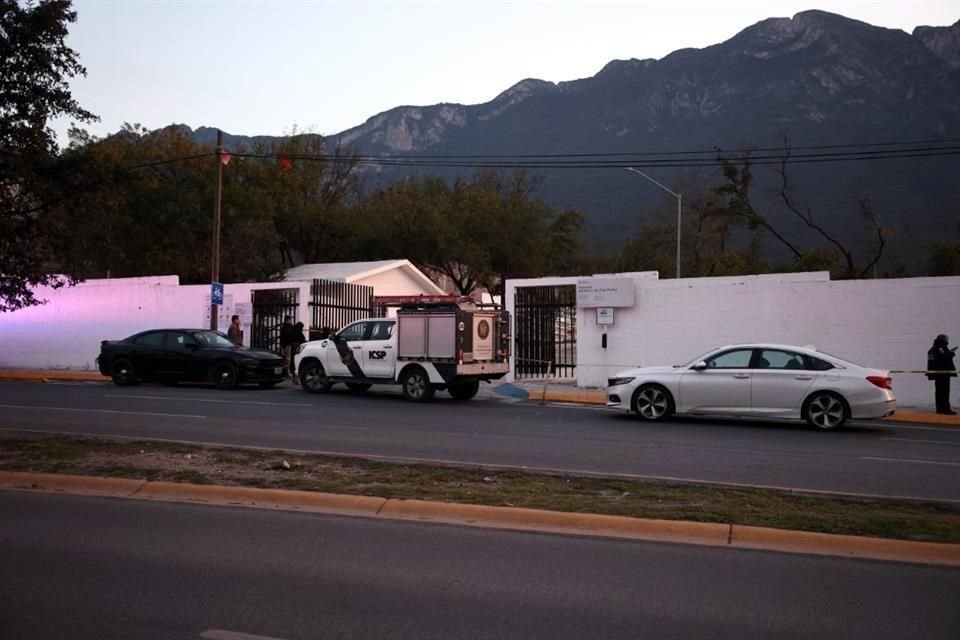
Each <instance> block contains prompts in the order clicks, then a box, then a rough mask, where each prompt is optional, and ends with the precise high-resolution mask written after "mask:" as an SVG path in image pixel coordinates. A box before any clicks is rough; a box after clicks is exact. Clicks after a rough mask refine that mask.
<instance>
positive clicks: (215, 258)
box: [210, 129, 223, 331]
mask: <svg viewBox="0 0 960 640" xmlns="http://www.w3.org/2000/svg"><path fill="white" fill-rule="evenodd" d="M222 154H223V131H221V130H220V129H217V153H216V154H215V156H214V158H215V159H216V162H217V191H216V195H215V196H214V202H213V247H212V250H211V251H210V329H211V330H213V331H216V330H217V315H218V313H219V309H217V303H216V301H215V300H214V297H213V287H214V286H216V284H217V283H218V282H220V200H221V197H222V195H221V194H222V193H223V162H221V158H222Z"/></svg>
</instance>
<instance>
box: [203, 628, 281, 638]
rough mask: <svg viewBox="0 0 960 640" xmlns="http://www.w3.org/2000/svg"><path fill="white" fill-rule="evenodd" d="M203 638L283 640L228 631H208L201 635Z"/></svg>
mask: <svg viewBox="0 0 960 640" xmlns="http://www.w3.org/2000/svg"><path fill="white" fill-rule="evenodd" d="M200 637H201V638H206V640H283V638H276V637H274V636H255V635H253V634H250V633H242V632H240V631H227V630H226V629H207V630H206V631H204V632H203V633H201V634H200Z"/></svg>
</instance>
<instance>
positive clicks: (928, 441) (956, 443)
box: [880, 438, 960, 447]
mask: <svg viewBox="0 0 960 640" xmlns="http://www.w3.org/2000/svg"><path fill="white" fill-rule="evenodd" d="M880 439H881V440H896V441H897V442H923V443H928V444H949V445H953V446H954V447H960V442H952V441H950V440H914V439H913V438H880Z"/></svg>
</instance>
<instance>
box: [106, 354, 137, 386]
mask: <svg viewBox="0 0 960 640" xmlns="http://www.w3.org/2000/svg"><path fill="white" fill-rule="evenodd" d="M110 372H111V374H112V375H111V377H112V378H113V383H114V384H116V385H118V386H121V387H128V386H131V385H135V384H137V374H136V371H134V369H133V363H132V362H130V361H129V360H127V359H122V360H117V361H116V362H114V363H113V368H112V369H111V371H110Z"/></svg>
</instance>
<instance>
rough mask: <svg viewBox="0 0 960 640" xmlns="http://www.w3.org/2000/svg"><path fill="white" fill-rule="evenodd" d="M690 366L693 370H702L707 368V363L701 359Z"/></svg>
mask: <svg viewBox="0 0 960 640" xmlns="http://www.w3.org/2000/svg"><path fill="white" fill-rule="evenodd" d="M690 368H691V369H693V370H694V371H703V370H704V369H706V368H707V363H706V362H704V361H703V360H701V361H700V362H698V363H697V364H695V365H693V366H692V367H690Z"/></svg>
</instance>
